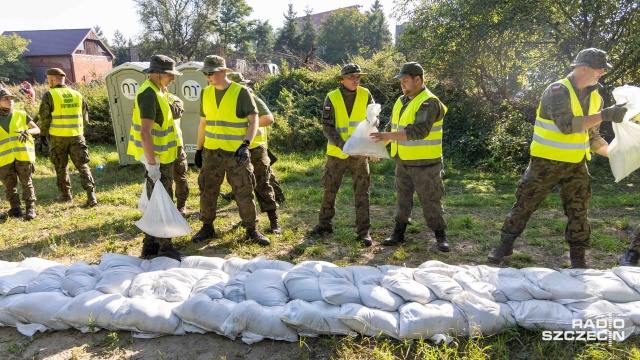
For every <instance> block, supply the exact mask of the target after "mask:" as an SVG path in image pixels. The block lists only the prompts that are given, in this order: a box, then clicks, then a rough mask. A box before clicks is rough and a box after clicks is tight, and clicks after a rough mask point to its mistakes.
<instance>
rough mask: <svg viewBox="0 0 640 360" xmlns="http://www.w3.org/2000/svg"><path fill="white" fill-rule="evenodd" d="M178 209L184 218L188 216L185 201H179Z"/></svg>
mask: <svg viewBox="0 0 640 360" xmlns="http://www.w3.org/2000/svg"><path fill="white" fill-rule="evenodd" d="M176 208H178V212H179V213H180V215H182V216H187V205H186V202H185V201H184V200H178V201H177V203H176Z"/></svg>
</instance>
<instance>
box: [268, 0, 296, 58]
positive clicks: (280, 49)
mask: <svg viewBox="0 0 640 360" xmlns="http://www.w3.org/2000/svg"><path fill="white" fill-rule="evenodd" d="M299 48H300V30H299V29H298V24H297V23H296V12H295V11H293V4H292V3H289V6H288V8H287V13H286V14H284V23H283V25H282V27H281V28H279V29H278V33H277V34H276V43H275V46H274V48H273V50H274V51H275V55H276V57H280V58H281V59H282V60H283V61H287V62H288V63H290V64H292V63H293V61H294V58H295V57H297V52H298V49H299Z"/></svg>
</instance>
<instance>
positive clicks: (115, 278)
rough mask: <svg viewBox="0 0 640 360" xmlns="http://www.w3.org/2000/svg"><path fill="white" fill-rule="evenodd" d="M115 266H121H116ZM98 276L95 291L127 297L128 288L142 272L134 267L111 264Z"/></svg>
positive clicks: (123, 264) (124, 264)
mask: <svg viewBox="0 0 640 360" xmlns="http://www.w3.org/2000/svg"><path fill="white" fill-rule="evenodd" d="M117 264H122V265H120V266H117ZM111 265H112V266H110V267H108V268H107V269H106V270H104V271H103V272H102V274H101V275H100V280H99V281H98V283H97V284H96V287H95V289H96V290H98V291H101V292H103V293H105V294H119V295H123V296H129V288H130V286H131V283H132V282H133V279H135V278H136V276H138V275H140V274H142V273H144V270H142V269H141V268H139V267H138V266H135V265H126V263H120V262H112V263H111Z"/></svg>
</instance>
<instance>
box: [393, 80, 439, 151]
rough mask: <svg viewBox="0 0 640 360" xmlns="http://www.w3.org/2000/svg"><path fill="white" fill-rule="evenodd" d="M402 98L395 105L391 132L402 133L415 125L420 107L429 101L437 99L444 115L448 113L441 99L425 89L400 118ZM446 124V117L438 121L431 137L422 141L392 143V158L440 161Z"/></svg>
mask: <svg viewBox="0 0 640 360" xmlns="http://www.w3.org/2000/svg"><path fill="white" fill-rule="evenodd" d="M400 99H401V98H398V100H397V101H396V103H395V105H393V111H392V113H391V132H396V131H402V130H404V129H405V128H406V127H407V126H408V125H411V124H413V122H414V121H415V120H416V112H418V110H420V107H421V106H422V104H423V103H424V102H426V101H427V100H429V99H436V100H437V101H438V102H439V103H440V106H442V109H443V110H444V113H445V114H446V113H447V107H446V106H444V104H443V103H442V102H440V99H438V98H437V97H436V96H435V95H433V94H432V93H431V91H429V89H427V88H425V89H424V91H423V92H420V93H419V94H418V95H417V96H416V97H414V98H413V99H411V101H410V102H409V103H408V104H407V107H406V108H405V109H404V111H403V112H402V116H400V110H401V109H402V101H401V100H400ZM443 124H444V117H443V118H442V120H440V121H437V122H435V123H434V124H433V126H432V127H431V131H429V135H427V137H425V138H424V139H422V140H406V141H398V140H393V141H391V156H392V157H393V156H396V154H398V156H399V157H400V159H402V160H427V159H438V158H441V157H442V134H443V130H442V126H443Z"/></svg>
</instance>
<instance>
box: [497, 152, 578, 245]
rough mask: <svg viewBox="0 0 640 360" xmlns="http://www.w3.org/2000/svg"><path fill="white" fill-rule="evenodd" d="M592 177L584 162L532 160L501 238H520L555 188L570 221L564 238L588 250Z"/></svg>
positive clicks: (520, 183)
mask: <svg viewBox="0 0 640 360" xmlns="http://www.w3.org/2000/svg"><path fill="white" fill-rule="evenodd" d="M589 178H590V175H589V170H588V169H587V163H586V161H585V160H584V159H583V160H582V161H581V162H579V163H577V164H573V163H568V162H564V161H554V160H547V159H542V158H538V157H534V156H532V157H531V160H530V161H529V166H528V167H527V170H526V171H525V172H524V174H523V175H522V178H521V179H520V181H519V182H518V187H517V189H516V203H515V204H513V207H512V208H511V212H510V213H509V215H508V216H507V218H506V219H505V220H504V224H503V225H502V229H501V230H500V235H501V236H512V237H517V236H519V235H520V234H521V233H522V231H524V229H525V227H526V225H527V221H529V218H530V217H531V215H532V214H533V213H534V212H535V211H536V210H537V209H538V208H539V207H540V204H542V202H543V201H544V199H546V197H547V195H549V193H550V192H551V191H552V190H553V189H554V187H555V186H556V185H559V187H560V198H561V200H562V207H563V209H564V214H565V216H567V219H568V222H567V226H566V228H565V233H564V236H565V239H566V240H567V242H568V243H569V246H570V247H571V248H573V249H576V250H579V249H586V248H588V247H589V236H590V235H591V227H590V226H589V219H588V218H587V212H588V207H589V200H590V199H591V184H590V181H589Z"/></svg>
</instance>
